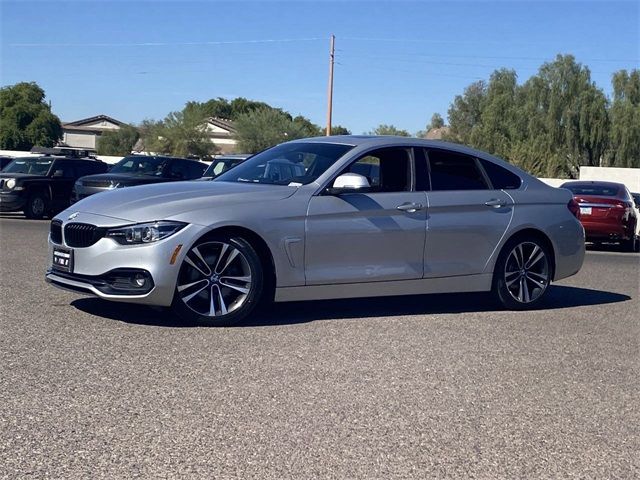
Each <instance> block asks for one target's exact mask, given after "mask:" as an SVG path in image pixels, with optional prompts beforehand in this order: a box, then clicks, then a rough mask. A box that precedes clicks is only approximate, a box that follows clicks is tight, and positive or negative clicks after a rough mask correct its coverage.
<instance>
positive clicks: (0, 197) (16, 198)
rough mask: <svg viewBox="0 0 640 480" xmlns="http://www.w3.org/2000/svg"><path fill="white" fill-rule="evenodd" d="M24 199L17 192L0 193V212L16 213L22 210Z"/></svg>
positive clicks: (25, 201)
mask: <svg viewBox="0 0 640 480" xmlns="http://www.w3.org/2000/svg"><path fill="white" fill-rule="evenodd" d="M26 203H27V200H26V198H25V197H24V196H23V195H22V194H21V193H17V192H1V193H0V212H16V211H19V210H22V209H24V206H25V204H26Z"/></svg>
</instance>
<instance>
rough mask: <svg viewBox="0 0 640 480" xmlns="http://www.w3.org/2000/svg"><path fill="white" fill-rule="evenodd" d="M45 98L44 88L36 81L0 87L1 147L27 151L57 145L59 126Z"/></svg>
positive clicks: (60, 127) (59, 133) (60, 129)
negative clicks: (32, 148)
mask: <svg viewBox="0 0 640 480" xmlns="http://www.w3.org/2000/svg"><path fill="white" fill-rule="evenodd" d="M44 98H45V94H44V90H43V89H42V88H40V87H39V86H38V85H37V84H36V83H35V82H31V83H27V82H22V83H17V84H15V85H12V86H8V87H3V88H1V89H0V148H2V149H7V150H29V149H30V148H31V147H33V146H34V145H38V146H43V147H51V146H53V145H55V144H56V142H57V141H58V140H59V139H60V138H61V137H62V125H61V124H60V119H59V118H58V117H56V116H55V115H54V114H53V113H51V108H50V106H49V105H48V104H47V103H45V101H44Z"/></svg>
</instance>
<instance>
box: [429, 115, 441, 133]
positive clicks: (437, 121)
mask: <svg viewBox="0 0 640 480" xmlns="http://www.w3.org/2000/svg"><path fill="white" fill-rule="evenodd" d="M442 127H444V118H442V115H440V114H439V113H437V112H436V113H434V114H433V115H431V121H430V122H429V124H428V125H427V132H428V131H429V130H431V129H432V128H442Z"/></svg>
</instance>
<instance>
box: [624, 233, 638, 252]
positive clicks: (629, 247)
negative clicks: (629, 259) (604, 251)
mask: <svg viewBox="0 0 640 480" xmlns="http://www.w3.org/2000/svg"><path fill="white" fill-rule="evenodd" d="M637 244H638V240H637V239H636V237H635V235H634V236H633V237H632V238H630V239H629V240H624V241H622V242H620V247H622V250H623V251H625V252H637Z"/></svg>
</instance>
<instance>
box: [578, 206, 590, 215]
mask: <svg viewBox="0 0 640 480" xmlns="http://www.w3.org/2000/svg"><path fill="white" fill-rule="evenodd" d="M580 215H591V207H580Z"/></svg>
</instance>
